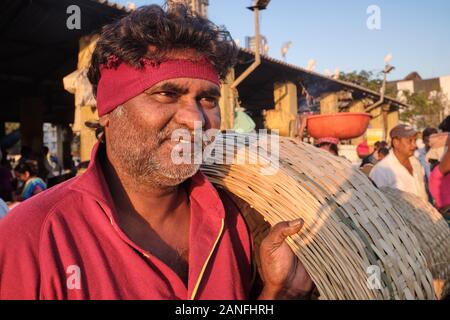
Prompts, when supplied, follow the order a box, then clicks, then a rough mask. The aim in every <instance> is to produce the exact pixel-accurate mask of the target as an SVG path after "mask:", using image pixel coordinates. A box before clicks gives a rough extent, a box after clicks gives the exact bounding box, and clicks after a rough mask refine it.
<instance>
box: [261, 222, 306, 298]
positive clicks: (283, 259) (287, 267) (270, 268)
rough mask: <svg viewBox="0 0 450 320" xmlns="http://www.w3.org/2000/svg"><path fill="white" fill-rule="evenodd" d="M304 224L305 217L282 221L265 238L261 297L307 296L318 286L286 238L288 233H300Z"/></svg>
mask: <svg viewBox="0 0 450 320" xmlns="http://www.w3.org/2000/svg"><path fill="white" fill-rule="evenodd" d="M303 223H304V221H303V219H298V220H294V221H291V222H280V223H278V224H277V225H275V226H274V227H273V228H272V229H271V230H270V233H269V234H268V235H267V237H266V238H265V239H264V240H263V241H262V243H261V247H260V256H261V269H262V270H261V271H262V279H263V281H264V289H263V291H262V293H261V295H260V297H259V299H263V300H275V299H303V298H305V297H308V296H309V294H310V293H311V291H312V289H313V288H314V283H313V282H312V280H311V278H310V276H309V275H308V273H307V272H306V270H305V268H304V266H303V265H302V263H301V262H300V260H299V259H298V258H297V256H295V254H294V253H293V252H292V250H291V248H290V247H289V246H288V244H287V243H286V241H285V240H286V238H287V237H288V236H291V235H294V234H296V233H298V232H299V231H300V230H301V228H302V227H303Z"/></svg>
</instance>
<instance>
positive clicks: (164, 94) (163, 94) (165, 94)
mask: <svg viewBox="0 0 450 320" xmlns="http://www.w3.org/2000/svg"><path fill="white" fill-rule="evenodd" d="M156 94H157V95H159V96H161V97H167V98H175V97H176V96H177V94H176V93H175V92H170V91H160V92H156Z"/></svg>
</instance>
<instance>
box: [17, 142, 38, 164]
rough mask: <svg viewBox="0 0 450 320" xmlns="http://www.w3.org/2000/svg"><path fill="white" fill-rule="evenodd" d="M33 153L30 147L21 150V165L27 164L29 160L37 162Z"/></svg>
mask: <svg viewBox="0 0 450 320" xmlns="http://www.w3.org/2000/svg"><path fill="white" fill-rule="evenodd" d="M32 154H33V151H32V150H31V148H30V147H28V146H22V148H20V159H19V164H21V163H25V162H27V161H28V160H35V159H34V158H33V157H32Z"/></svg>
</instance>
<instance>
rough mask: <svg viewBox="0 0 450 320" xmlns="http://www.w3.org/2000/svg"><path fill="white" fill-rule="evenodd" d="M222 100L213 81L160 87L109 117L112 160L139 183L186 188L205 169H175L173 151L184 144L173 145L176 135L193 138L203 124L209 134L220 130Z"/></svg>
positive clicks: (177, 166)
mask: <svg viewBox="0 0 450 320" xmlns="http://www.w3.org/2000/svg"><path fill="white" fill-rule="evenodd" d="M219 97H220V88H219V87H218V86H217V85H215V84H213V83H212V82H210V81H207V80H200V79H192V78H179V79H172V80H167V81H163V82H160V83H158V84H156V85H154V86H153V87H151V88H149V89H147V90H146V91H145V92H143V93H142V94H140V95H138V96H136V97H134V98H132V99H130V100H129V101H127V102H126V103H124V105H123V107H122V108H118V110H117V109H116V110H115V111H113V112H112V113H111V114H110V115H109V125H108V126H107V128H106V142H107V145H108V144H109V147H110V153H111V155H112V157H114V158H115V159H117V161H116V162H117V163H118V166H119V168H120V169H122V170H125V172H126V173H127V174H128V175H130V176H132V177H134V178H135V179H136V181H137V182H144V183H149V184H153V185H157V186H176V185H178V184H180V183H182V182H183V181H185V180H186V179H188V178H189V177H191V176H193V175H194V174H195V173H196V172H197V171H198V169H199V167H200V165H199V164H194V163H189V164H175V163H174V161H173V158H172V149H173V148H174V147H175V146H176V145H177V144H179V142H178V141H172V139H171V137H172V133H173V132H174V130H177V129H184V130H188V131H190V132H192V131H193V130H194V129H196V127H195V126H197V128H198V125H199V124H200V126H202V127H203V128H202V129H203V130H208V129H219V128H220V109H219V103H218V100H219ZM193 138H194V137H193V136H192V139H193ZM188 143H189V142H188ZM191 146H192V150H193V149H194V143H192V144H191ZM201 147H202V146H200V148H201Z"/></svg>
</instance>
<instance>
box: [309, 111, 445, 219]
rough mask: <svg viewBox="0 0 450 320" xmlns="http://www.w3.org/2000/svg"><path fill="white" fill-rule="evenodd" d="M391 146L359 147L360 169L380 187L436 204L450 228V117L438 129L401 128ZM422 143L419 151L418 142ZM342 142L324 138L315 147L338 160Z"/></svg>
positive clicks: (394, 131)
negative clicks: (389, 188)
mask: <svg viewBox="0 0 450 320" xmlns="http://www.w3.org/2000/svg"><path fill="white" fill-rule="evenodd" d="M389 135H390V138H391V143H390V145H389V144H388V143H387V142H386V141H378V142H376V143H375V144H374V145H373V146H370V145H369V144H368V143H367V141H364V142H361V143H360V144H359V145H358V146H357V147H356V152H357V154H358V157H359V159H360V164H359V168H360V170H361V171H362V172H364V173H365V174H366V175H367V176H368V177H369V178H370V179H371V180H372V182H373V183H374V184H375V185H376V186H377V187H391V188H395V189H399V190H402V191H405V192H410V193H414V194H415V195H417V196H418V197H420V198H422V199H424V200H426V201H429V202H430V203H432V204H433V205H434V206H435V207H436V208H437V209H438V210H439V211H440V212H441V213H442V215H443V216H444V218H445V219H446V220H447V222H449V224H450V151H449V146H450V116H448V117H447V118H446V119H445V120H444V121H443V122H442V123H441V124H440V125H439V127H438V128H432V127H429V128H426V129H425V130H423V131H422V132H417V131H416V130H414V129H413V128H412V127H409V126H407V125H402V124H401V125H398V126H396V127H395V128H393V129H392V130H391V131H390V133H389ZM420 138H421V140H422V146H420V147H418V145H417V141H420ZM338 144H339V140H337V139H334V138H322V139H318V140H316V141H315V146H316V147H318V148H321V149H324V150H326V151H328V152H330V153H332V154H334V155H336V156H338V155H339V150H338Z"/></svg>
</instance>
